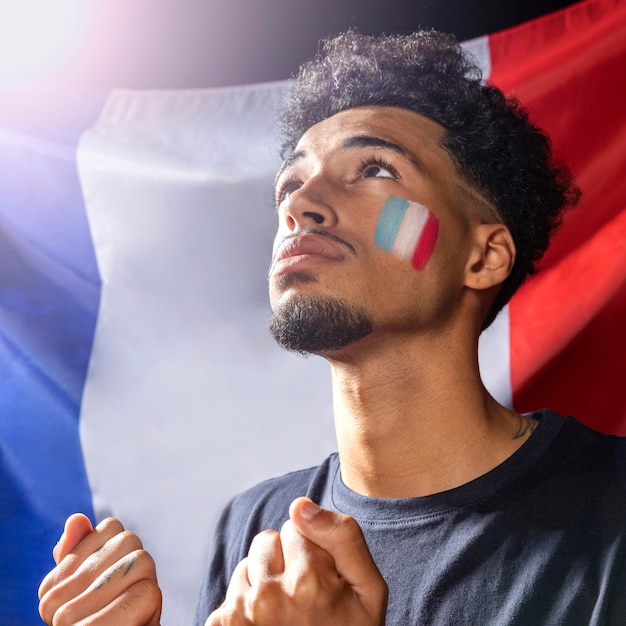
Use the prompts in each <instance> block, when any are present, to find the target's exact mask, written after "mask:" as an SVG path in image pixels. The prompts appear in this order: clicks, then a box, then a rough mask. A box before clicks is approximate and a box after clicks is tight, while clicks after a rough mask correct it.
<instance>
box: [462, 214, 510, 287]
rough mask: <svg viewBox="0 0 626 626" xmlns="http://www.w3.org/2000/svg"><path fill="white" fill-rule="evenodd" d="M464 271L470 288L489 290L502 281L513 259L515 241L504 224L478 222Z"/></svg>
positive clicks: (507, 273) (505, 277)
mask: <svg viewBox="0 0 626 626" xmlns="http://www.w3.org/2000/svg"><path fill="white" fill-rule="evenodd" d="M474 235H475V236H474V243H473V246H472V250H471V253H470V257H469V259H468V262H467V266H466V271H465V285H466V287H469V288H470V289H476V290H483V289H490V288H491V287H495V286H497V285H500V284H502V283H503V282H504V281H505V280H506V279H507V277H508V275H509V274H510V273H511V270H512V269H513V263H514V262H515V244H514V243H513V237H512V236H511V233H510V231H509V229H508V228H507V227H506V226H505V225H504V224H479V225H478V226H475V228H474Z"/></svg>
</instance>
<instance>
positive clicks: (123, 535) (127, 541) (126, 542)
mask: <svg viewBox="0 0 626 626" xmlns="http://www.w3.org/2000/svg"><path fill="white" fill-rule="evenodd" d="M117 538H118V541H119V542H120V544H122V545H123V546H126V547H128V548H129V549H132V550H138V549H141V548H143V544H142V543H141V539H139V537H138V536H137V535H136V534H135V533H134V532H132V531H130V530H123V531H121V532H120V533H118V535H117Z"/></svg>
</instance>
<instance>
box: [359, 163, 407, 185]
mask: <svg viewBox="0 0 626 626" xmlns="http://www.w3.org/2000/svg"><path fill="white" fill-rule="evenodd" d="M361 176H362V177H363V178H392V179H394V180H395V179H397V178H398V172H397V170H396V168H395V167H393V165H390V164H389V163H386V162H385V161H383V160H382V159H379V158H373V159H368V160H367V161H363V163H362V164H361Z"/></svg>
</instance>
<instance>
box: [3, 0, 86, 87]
mask: <svg viewBox="0 0 626 626" xmlns="http://www.w3.org/2000/svg"><path fill="white" fill-rule="evenodd" d="M88 5H89V2H86V1H85V0H55V1H54V2H46V1H44V0H0V87H15V86H22V85H28V84H31V83H33V82H36V81H39V80H45V79H47V78H50V77H51V76H53V75H54V74H55V73H56V72H58V71H60V70H61V69H63V66H64V65H65V64H66V63H68V62H70V61H71V59H72V57H73V56H74V55H76V54H78V50H79V44H80V42H81V40H82V37H83V34H84V25H85V21H86V14H87V7H88Z"/></svg>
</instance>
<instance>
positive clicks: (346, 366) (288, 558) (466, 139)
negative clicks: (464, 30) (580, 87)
mask: <svg viewBox="0 0 626 626" xmlns="http://www.w3.org/2000/svg"><path fill="white" fill-rule="evenodd" d="M282 122H283V131H284V132H285V136H286V138H287V139H286V144H285V150H286V154H287V156H286V159H285V162H284V164H283V166H282V168H281V170H280V172H279V174H278V176H277V179H276V206H277V211H278V220H279V227H278V234H277V237H276V243H275V250H274V256H273V260H272V263H271V267H270V271H269V283H270V299H271V303H272V310H273V315H272V320H271V324H270V326H271V330H272V333H273V334H274V336H275V338H276V340H277V341H278V342H279V343H280V344H281V345H282V346H284V347H285V348H287V349H289V350H294V351H296V352H301V353H312V354H318V355H321V356H323V357H325V358H326V359H327V360H328V361H329V362H330V364H331V368H332V376H333V392H334V416H335V423H336V431H337V443H338V455H331V457H330V458H329V459H327V460H326V461H325V462H323V463H322V464H321V465H320V466H319V467H317V468H313V469H309V470H303V471H301V472H296V473H293V474H289V475H287V476H284V477H282V478H278V479H274V480H271V481H268V482H265V483H263V484H261V485H258V486H256V487H254V488H252V489H251V490H249V491H248V492H246V493H244V494H242V495H240V496H238V497H237V498H235V500H234V501H233V502H232V503H231V505H230V506H229V507H228V509H227V510H226V511H225V513H224V515H223V516H222V519H221V522H220V524H219V527H218V529H217V533H216V540H215V547H214V552H213V555H212V558H211V562H210V564H209V567H208V570H207V574H206V580H205V582H204V584H203V588H202V592H201V597H200V602H199V605H198V611H197V618H196V623H197V624H203V623H205V620H206V624H209V625H210V626H226V625H244V624H245V625H252V624H254V625H255V626H262V625H266V624H268V625H269V624H271V625H273V626H276V625H280V624H285V625H287V624H289V625H293V624H298V625H313V624H315V625H319V624H324V625H331V624H332V625H334V624H337V625H339V624H341V625H346V624H354V625H358V626H368V625H376V626H380V625H383V624H387V626H391V625H396V624H397V625H405V624H420V625H421V624H481V625H482V624H498V625H500V624H568V625H571V624H585V625H587V624H621V623H623V622H624V620H625V619H626V595H625V594H624V593H623V588H624V583H625V582H626V574H625V573H624V567H623V565H622V564H623V563H624V556H625V554H624V551H625V546H624V532H623V528H624V522H625V520H626V497H625V487H624V478H625V477H626V454H625V446H624V441H623V440H620V439H618V438H615V437H609V436H604V435H600V434H598V433H595V432H593V431H590V430H589V429H587V428H585V427H583V426H581V425H580V424H578V423H577V422H575V421H574V420H573V419H571V418H563V417H561V416H559V415H557V414H556V413H554V412H551V411H549V410H543V411H538V412H536V413H534V414H531V415H520V414H517V413H516V412H514V411H511V410H509V409H507V408H505V407H503V406H501V405H499V404H498V403H497V402H496V401H495V400H494V399H493V398H492V397H491V396H490V395H489V394H488V393H487V391H486V390H485V388H484V386H483V384H482V382H481V380H480V375H479V371H478V359H477V344H478V337H479V335H480V332H481V330H482V329H483V328H485V327H486V326H488V325H489V324H490V323H491V322H492V321H493V319H494V317H495V315H496V314H497V312H498V310H499V309H500V308H501V307H502V306H503V305H504V304H505V303H506V302H507V301H508V299H509V298H510V297H511V295H512V294H513V293H514V291H515V290H516V289H517V287H518V286H519V285H520V284H521V282H522V281H523V280H524V279H525V277H526V276H527V275H528V274H532V273H533V272H534V271H535V269H536V267H535V264H536V262H537V261H538V260H539V258H540V257H541V255H542V254H543V252H544V251H545V249H546V247H547V245H548V241H549V237H550V234H551V233H552V232H553V230H554V228H555V227H556V226H557V225H558V223H559V220H560V215H561V213H562V211H563V210H564V209H565V208H567V207H568V206H571V205H573V204H575V202H576V200H577V197H578V192H577V190H576V188H575V187H574V186H573V184H572V182H571V178H570V176H569V174H568V172H567V170H566V169H564V168H562V167H560V166H557V165H556V164H555V163H554V162H553V159H552V155H551V151H550V146H549V142H548V140H547V139H546V137H545V136H544V135H543V134H542V133H541V132H540V131H538V130H537V129H536V128H534V127H533V126H532V124H531V123H530V122H529V121H528V119H527V116H526V114H525V113H524V112H523V111H522V110H521V109H520V108H519V107H518V106H517V104H516V103H515V102H512V101H507V100H506V99H505V98H504V97H503V96H502V94H501V93H500V92H499V91H498V90H497V89H495V88H493V87H490V86H485V85H483V84H482V83H481V81H480V77H479V75H478V73H477V71H476V70H475V69H474V68H473V67H472V66H471V65H470V64H469V63H468V61H467V60H466V59H465V57H464V56H463V54H462V53H461V51H460V50H459V48H458V46H457V44H456V43H455V42H454V41H452V40H451V38H449V37H447V36H444V35H441V34H437V33H429V32H421V33H416V34H414V35H412V36H409V37H400V36H390V37H383V38H368V37H363V36H360V35H358V34H355V33H352V32H349V33H345V34H343V35H340V36H338V37H336V38H335V39H333V40H330V41H328V42H326V44H325V46H324V50H323V52H322V54H321V55H320V56H319V57H318V58H317V59H316V60H314V61H313V62H311V63H310V64H308V65H306V66H304V67H303V68H302V69H301V71H300V74H299V76H298V79H297V81H296V85H295V88H294V90H293V93H292V95H291V98H290V100H289V102H288V103H287V105H286V107H285V111H284V113H283V118H282ZM302 384H303V385H304V384H306V381H302ZM122 531H123V529H122V527H121V525H120V524H119V522H117V521H115V520H108V521H106V522H104V523H103V524H102V525H101V526H99V527H98V529H96V530H95V531H93V532H92V531H91V527H90V525H89V524H88V522H87V521H86V520H85V519H84V518H81V517H74V518H71V519H70V521H69V522H68V525H67V526H66V532H65V534H64V536H63V537H62V539H61V541H60V543H59V545H58V546H57V548H55V550H56V554H55V557H56V559H57V562H58V563H59V566H58V567H57V568H56V569H55V570H54V571H53V572H52V573H51V574H50V575H49V577H48V578H47V579H46V580H45V581H44V582H43V583H42V587H41V590H40V595H41V597H42V602H41V612H42V616H43V617H44V619H45V620H46V621H47V622H48V623H52V619H53V618H54V619H55V622H54V623H55V624H66V623H67V624H69V623H76V622H78V621H79V620H80V619H83V618H85V617H86V616H97V617H98V618H99V620H100V621H94V622H89V623H101V624H108V623H110V624H115V623H121V621H120V620H123V623H126V624H129V623H136V624H156V623H158V619H159V611H160V593H159V590H158V586H157V584H156V576H155V573H154V564H153V563H152V560H151V559H150V557H149V555H147V554H146V553H145V552H143V551H142V550H141V544H140V542H139V540H138V539H137V538H136V537H135V536H134V535H132V534H130V533H125V532H122ZM120 616H123V618H122V617H120ZM131 616H132V617H131Z"/></svg>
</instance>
